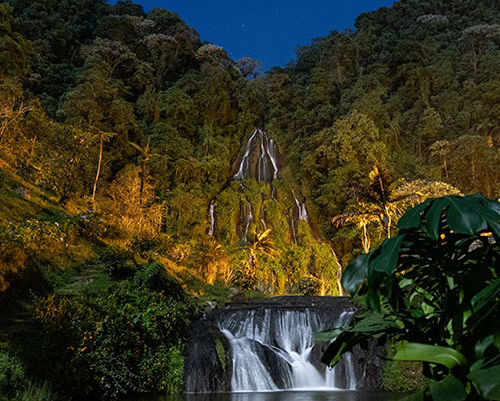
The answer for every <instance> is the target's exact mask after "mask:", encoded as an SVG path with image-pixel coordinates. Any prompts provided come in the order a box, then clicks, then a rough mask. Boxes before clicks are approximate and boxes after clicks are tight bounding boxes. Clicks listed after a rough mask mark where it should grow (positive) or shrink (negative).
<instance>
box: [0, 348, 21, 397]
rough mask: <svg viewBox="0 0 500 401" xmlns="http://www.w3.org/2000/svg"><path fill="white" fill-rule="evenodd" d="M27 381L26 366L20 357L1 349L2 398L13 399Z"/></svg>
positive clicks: (0, 385)
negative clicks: (24, 366)
mask: <svg viewBox="0 0 500 401" xmlns="http://www.w3.org/2000/svg"><path fill="white" fill-rule="evenodd" d="M25 382H26V378H25V374H24V368H23V366H22V364H21V362H20V361H19V359H17V358H15V357H13V356H11V355H9V354H8V353H7V352H5V351H0V400H2V401H8V400H11V399H13V398H14V397H15V395H16V394H17V392H18V391H20V390H21V389H22V388H23V386H24V384H25Z"/></svg>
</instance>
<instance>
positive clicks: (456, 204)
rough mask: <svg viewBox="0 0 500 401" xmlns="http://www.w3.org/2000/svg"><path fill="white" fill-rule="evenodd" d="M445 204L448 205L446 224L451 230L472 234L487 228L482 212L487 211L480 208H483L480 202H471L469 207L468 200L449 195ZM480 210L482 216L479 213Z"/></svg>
mask: <svg viewBox="0 0 500 401" xmlns="http://www.w3.org/2000/svg"><path fill="white" fill-rule="evenodd" d="M445 204H446V206H448V213H447V221H448V226H449V228H450V229H451V230H453V232H455V233H458V234H469V235H473V234H476V233H480V232H481V231H485V230H486V229H487V228H488V225H487V223H486V220H485V218H484V214H485V212H489V211H488V210H487V209H486V210H482V209H484V208H483V207H482V205H481V204H480V203H478V202H476V203H473V204H472V205H473V207H471V202H470V201H469V200H467V199H461V198H458V197H454V196H450V197H448V198H446V202H445ZM481 211H482V212H483V213H482V214H483V216H481V214H480V213H479V212H481Z"/></svg>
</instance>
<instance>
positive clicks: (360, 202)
mask: <svg viewBox="0 0 500 401" xmlns="http://www.w3.org/2000/svg"><path fill="white" fill-rule="evenodd" d="M369 177H370V181H369V185H368V187H367V188H366V189H364V190H362V191H359V193H358V197H357V199H356V202H355V203H354V204H352V205H350V206H348V207H347V209H346V212H344V213H342V214H340V215H337V216H335V217H334V218H333V219H332V223H334V224H335V225H336V226H337V227H339V226H342V225H345V224H355V225H356V226H357V227H358V228H359V229H361V233H362V235H361V244H362V246H363V251H364V252H365V253H367V252H369V250H370V245H371V240H370V236H369V234H368V226H369V225H370V224H372V223H376V224H379V226H380V227H382V229H383V231H384V234H385V236H386V237H387V238H390V237H391V229H392V228H393V227H392V226H393V223H392V222H393V221H394V220H395V218H396V217H397V216H398V215H401V214H402V213H403V212H404V210H405V209H406V207H405V204H406V202H405V201H406V200H407V199H408V198H412V197H415V196H416V194H413V193H411V194H401V195H397V194H396V193H395V191H394V190H395V189H396V187H397V185H398V184H399V183H400V182H399V181H396V182H395V181H394V180H393V179H392V177H391V176H390V174H389V173H388V172H387V170H386V169H384V168H381V169H379V168H378V167H377V166H376V165H374V166H373V170H372V171H371V172H370V175H369Z"/></svg>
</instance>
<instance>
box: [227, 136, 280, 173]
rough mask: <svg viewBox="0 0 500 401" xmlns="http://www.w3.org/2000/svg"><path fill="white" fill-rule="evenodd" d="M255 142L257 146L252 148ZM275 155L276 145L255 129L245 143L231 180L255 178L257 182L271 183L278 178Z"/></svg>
mask: <svg viewBox="0 0 500 401" xmlns="http://www.w3.org/2000/svg"><path fill="white" fill-rule="evenodd" d="M256 140H258V146H257V145H255V146H254V142H255V141H256ZM277 154H278V152H277V146H276V143H275V142H274V141H273V140H272V139H269V137H268V136H267V134H266V133H265V132H264V131H262V130H261V129H256V130H255V131H254V132H253V134H252V136H251V137H250V139H249V140H248V142H247V145H246V148H245V152H244V153H243V157H242V158H241V161H240V164H239V166H238V171H237V172H236V174H235V175H234V176H233V179H234V180H243V179H245V178H255V179H256V180H257V181H272V180H273V179H275V178H278V173H279V169H278V157H277ZM257 156H258V157H257Z"/></svg>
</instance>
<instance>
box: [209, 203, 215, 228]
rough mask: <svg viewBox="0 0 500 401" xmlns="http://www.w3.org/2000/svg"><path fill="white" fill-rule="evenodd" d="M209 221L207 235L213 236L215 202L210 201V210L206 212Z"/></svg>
mask: <svg viewBox="0 0 500 401" xmlns="http://www.w3.org/2000/svg"><path fill="white" fill-rule="evenodd" d="M208 216H209V219H210V227H209V228H208V235H214V232H215V200H213V199H212V201H210V208H209V210H208Z"/></svg>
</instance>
